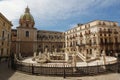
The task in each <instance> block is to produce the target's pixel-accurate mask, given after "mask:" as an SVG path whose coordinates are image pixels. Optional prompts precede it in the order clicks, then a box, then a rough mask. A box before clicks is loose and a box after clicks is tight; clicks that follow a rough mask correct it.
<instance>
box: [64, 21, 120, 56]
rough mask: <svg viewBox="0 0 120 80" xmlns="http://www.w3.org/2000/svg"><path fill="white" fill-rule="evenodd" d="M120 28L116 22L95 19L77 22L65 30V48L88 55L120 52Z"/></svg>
mask: <svg viewBox="0 0 120 80" xmlns="http://www.w3.org/2000/svg"><path fill="white" fill-rule="evenodd" d="M119 36H120V28H119V25H118V23H117V22H113V21H103V20H95V21H92V22H89V23H86V24H78V25H77V26H76V27H74V28H72V29H70V30H68V31H66V32H65V48H66V50H67V51H68V52H74V51H76V49H77V47H78V50H79V52H80V53H81V54H83V55H84V54H85V53H87V55H88V56H95V57H97V56H100V55H101V54H102V51H105V53H106V55H114V53H115V52H120V44H119V43H120V37H119Z"/></svg>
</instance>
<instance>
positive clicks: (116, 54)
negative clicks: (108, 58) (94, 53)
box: [115, 52, 118, 73]
mask: <svg viewBox="0 0 120 80" xmlns="http://www.w3.org/2000/svg"><path fill="white" fill-rule="evenodd" d="M115 56H116V58H117V71H116V72H117V73H118V53H117V52H116V53H115Z"/></svg>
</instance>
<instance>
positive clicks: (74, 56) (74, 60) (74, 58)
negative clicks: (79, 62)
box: [72, 54, 76, 72]
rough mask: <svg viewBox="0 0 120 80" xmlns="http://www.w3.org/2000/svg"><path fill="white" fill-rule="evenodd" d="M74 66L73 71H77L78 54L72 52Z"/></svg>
mask: <svg viewBox="0 0 120 80" xmlns="http://www.w3.org/2000/svg"><path fill="white" fill-rule="evenodd" d="M72 66H73V71H74V72H75V71H76V55H75V54H72Z"/></svg>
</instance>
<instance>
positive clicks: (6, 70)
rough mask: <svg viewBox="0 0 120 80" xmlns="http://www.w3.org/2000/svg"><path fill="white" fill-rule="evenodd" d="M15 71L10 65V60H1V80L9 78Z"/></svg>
mask: <svg viewBox="0 0 120 80" xmlns="http://www.w3.org/2000/svg"><path fill="white" fill-rule="evenodd" d="M14 72H15V71H14V70H12V69H11V68H10V67H9V66H8V62H5V61H3V62H0V80H8V79H9V78H10V77H11V76H12V75H13V74H14Z"/></svg>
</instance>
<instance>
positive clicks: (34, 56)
mask: <svg viewBox="0 0 120 80" xmlns="http://www.w3.org/2000/svg"><path fill="white" fill-rule="evenodd" d="M36 56H37V54H36V52H34V54H33V59H32V60H33V61H35V58H36Z"/></svg>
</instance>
